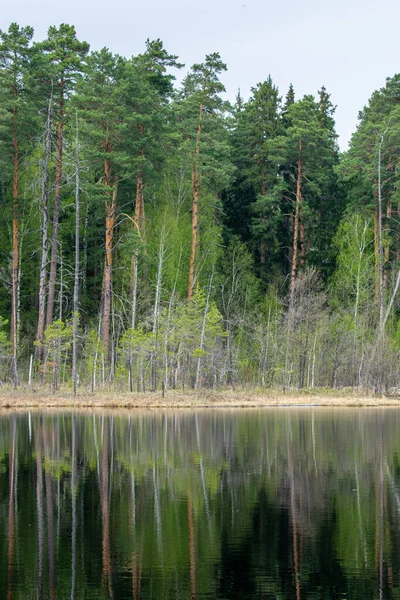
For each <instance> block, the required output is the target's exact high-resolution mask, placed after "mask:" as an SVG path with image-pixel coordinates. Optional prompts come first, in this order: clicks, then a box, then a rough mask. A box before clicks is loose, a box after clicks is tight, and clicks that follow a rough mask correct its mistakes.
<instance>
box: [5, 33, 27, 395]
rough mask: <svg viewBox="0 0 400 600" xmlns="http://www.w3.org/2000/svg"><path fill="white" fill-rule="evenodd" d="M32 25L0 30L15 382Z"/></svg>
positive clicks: (16, 381)
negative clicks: (8, 173)
mask: <svg viewBox="0 0 400 600" xmlns="http://www.w3.org/2000/svg"><path fill="white" fill-rule="evenodd" d="M32 37H33V29H32V27H19V25H17V23H12V24H11V25H10V27H9V29H8V31H7V32H3V31H0V94H1V102H2V105H3V110H5V113H3V114H4V120H3V127H4V129H5V131H3V136H2V137H3V141H4V143H5V148H4V150H5V162H6V163H8V164H9V163H12V165H13V167H12V170H13V175H12V180H13V183H12V198H13V223H12V267H11V351H12V364H13V378H14V383H15V385H17V384H18V368H17V349H18V348H17V344H18V336H17V333H18V322H17V313H18V288H19V231H18V230H19V216H18V213H19V190H20V188H19V179H20V166H21V159H22V157H23V155H24V153H25V152H26V151H27V148H28V147H29V140H30V135H31V134H32V121H33V118H34V117H33V109H32V104H31V101H30V97H29V92H28V88H27V80H28V78H29V71H30V55H31V47H30V44H31V40H32Z"/></svg>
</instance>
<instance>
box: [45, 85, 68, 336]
mask: <svg viewBox="0 0 400 600" xmlns="http://www.w3.org/2000/svg"><path fill="white" fill-rule="evenodd" d="M64 85H65V83H64V80H63V79H61V82H60V87H61V90H60V103H59V112H58V133H57V162H56V180H55V195H54V209H53V231H52V236H51V258H50V276H49V295H48V300H47V314H46V325H47V326H49V325H51V323H52V321H53V312H54V298H55V291H56V279H57V257H58V228H59V220H60V202H61V179H62V166H63V139H64V135H63V134H64V122H63V117H64V103H65V101H64Z"/></svg>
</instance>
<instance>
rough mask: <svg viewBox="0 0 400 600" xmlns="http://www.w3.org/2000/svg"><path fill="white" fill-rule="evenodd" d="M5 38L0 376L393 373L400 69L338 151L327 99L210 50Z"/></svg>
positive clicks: (304, 382)
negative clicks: (122, 49)
mask: <svg viewBox="0 0 400 600" xmlns="http://www.w3.org/2000/svg"><path fill="white" fill-rule="evenodd" d="M33 34H34V32H33V29H32V28H31V27H20V26H18V25H17V24H15V23H14V24H12V25H11V26H10V27H9V29H8V31H4V32H0V98H1V101H0V163H1V164H0V167H1V168H0V181H1V186H0V202H1V207H2V216H3V218H2V219H1V222H0V231H1V237H0V269H1V282H2V286H1V288H0V315H2V318H1V320H0V346H1V347H0V355H1V361H0V370H1V377H0V378H1V381H2V382H3V383H8V384H14V385H19V384H20V383H21V382H22V383H24V384H25V383H27V382H28V383H29V385H32V384H33V382H35V385H39V383H43V384H44V383H46V384H47V383H49V384H50V385H51V386H52V387H53V389H57V388H58V387H59V386H60V385H61V384H65V385H73V386H74V389H75V391H76V389H77V388H78V386H81V387H82V389H84V388H91V389H93V390H94V389H96V388H97V387H98V386H103V387H107V386H110V385H113V386H114V387H115V386H117V388H120V389H130V390H147V389H151V390H156V389H160V388H161V387H162V388H163V389H168V388H176V387H180V388H181V387H182V388H187V387H189V388H190V387H194V388H195V389H200V388H202V387H207V388H208V387H210V388H213V387H216V386H231V387H232V388H235V387H236V386H251V387H254V386H262V387H266V386H281V387H283V388H293V387H317V386H352V387H355V388H371V387H372V388H375V389H376V391H378V392H382V391H384V390H386V391H387V390H389V389H391V388H395V387H396V386H398V383H399V373H398V371H399V369H398V364H399V358H400V327H399V308H400V305H399V302H398V300H397V288H398V286H399V283H400V270H399V268H400V244H399V235H398V234H399V228H400V212H399V198H398V191H397V180H398V173H399V168H398V167H399V149H400V77H399V76H397V75H396V76H394V77H393V78H392V79H388V80H387V84H386V86H385V88H383V89H382V90H379V91H378V92H376V93H375V94H374V95H373V96H372V98H371V99H370V101H369V104H368V106H367V107H366V108H365V109H364V110H363V111H362V112H361V113H360V122H359V126H358V129H357V131H356V133H355V134H354V136H353V138H352V142H351V146H350V149H349V151H348V152H346V153H345V154H343V155H339V151H338V146H337V135H336V132H335V122H334V112H335V107H334V105H333V104H332V102H331V99H330V95H329V93H328V92H327V91H326V89H325V88H324V87H321V89H320V90H319V91H318V94H317V95H316V97H314V96H311V95H306V96H304V97H303V98H300V99H296V97H295V90H294V89H293V87H292V86H290V89H289V90H288V92H287V94H286V96H285V98H284V99H282V96H281V95H280V92H279V90H278V88H277V87H276V86H275V84H274V83H273V81H272V79H271V77H270V76H268V78H267V79H266V80H265V81H264V82H263V83H259V84H257V85H256V86H255V87H254V88H253V89H252V90H251V96H250V98H249V100H248V101H244V100H243V99H242V98H241V96H240V94H238V97H237V99H236V102H235V104H234V105H231V104H230V103H228V102H226V101H225V100H224V98H223V93H224V87H223V84H222V82H221V75H222V74H223V72H224V71H225V70H226V66H225V64H224V63H223V62H222V60H221V57H220V56H219V54H218V53H214V54H209V55H207V56H206V57H205V60H204V62H203V63H201V64H195V65H193V66H192V67H191V68H190V69H189V70H188V71H187V74H186V75H185V76H184V78H183V81H182V84H180V85H178V84H177V83H176V80H175V76H174V74H175V75H176V73H177V72H179V69H182V68H183V67H184V65H183V64H181V63H180V62H179V58H178V57H177V56H174V55H171V54H169V53H168V51H167V50H166V49H165V48H164V46H163V43H162V42H161V41H160V40H154V41H149V40H148V41H147V42H146V45H145V48H144V51H143V53H142V54H139V55H138V56H134V57H132V58H129V59H127V58H124V57H121V56H118V55H114V54H113V53H112V52H110V51H109V50H108V49H106V48H104V49H102V50H100V51H92V52H90V51H89V45H88V44H87V43H86V42H84V41H81V40H79V39H78V37H77V34H76V32H75V29H74V27H73V26H70V25H66V24H62V25H60V27H58V28H57V27H50V28H49V31H48V36H47V38H46V39H45V40H43V41H33Z"/></svg>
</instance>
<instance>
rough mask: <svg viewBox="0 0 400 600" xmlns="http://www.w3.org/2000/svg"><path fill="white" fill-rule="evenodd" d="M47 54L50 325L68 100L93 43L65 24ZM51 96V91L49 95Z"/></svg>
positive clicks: (53, 31) (46, 45) (45, 46)
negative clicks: (52, 136) (51, 185)
mask: <svg viewBox="0 0 400 600" xmlns="http://www.w3.org/2000/svg"><path fill="white" fill-rule="evenodd" d="M37 48H38V49H39V50H40V51H41V52H42V53H43V56H44V59H45V60H44V64H43V67H42V68H43V69H44V72H42V77H43V79H44V82H46V81H47V83H48V86H49V87H50V88H52V89H53V93H54V96H55V97H56V96H58V111H57V116H56V121H57V158H56V178H55V195H54V206H53V218H52V223H53V229H52V238H51V259H50V275H49V290H48V300H47V314H46V324H47V325H50V324H51V322H52V320H53V311H54V300H55V289H56V278H57V259H58V236H59V218H60V205H61V188H62V171H63V143H64V123H65V115H66V103H67V102H68V100H69V98H70V96H71V94H72V92H73V90H74V88H75V85H76V81H77V79H79V76H80V75H81V73H82V69H83V64H84V59H85V57H86V55H87V53H88V51H89V44H87V43H86V42H81V41H79V40H78V38H77V36H76V31H75V27H74V26H73V25H67V24H65V23H62V24H61V25H60V27H59V28H57V27H49V30H48V33H47V39H46V40H44V41H43V42H41V43H39V44H38V45H37ZM48 95H50V94H48Z"/></svg>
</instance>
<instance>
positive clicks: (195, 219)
mask: <svg viewBox="0 0 400 600" xmlns="http://www.w3.org/2000/svg"><path fill="white" fill-rule="evenodd" d="M202 123H203V105H202V104H200V113H199V124H198V126H197V136H196V149H195V154H194V165H193V187H192V190H193V196H192V239H191V243H190V258H189V279H188V300H190V299H191V298H192V295H193V284H194V271H195V266H196V250H197V234H198V225H199V191H200V180H199V171H198V168H199V156H200V136H201V126H202Z"/></svg>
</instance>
